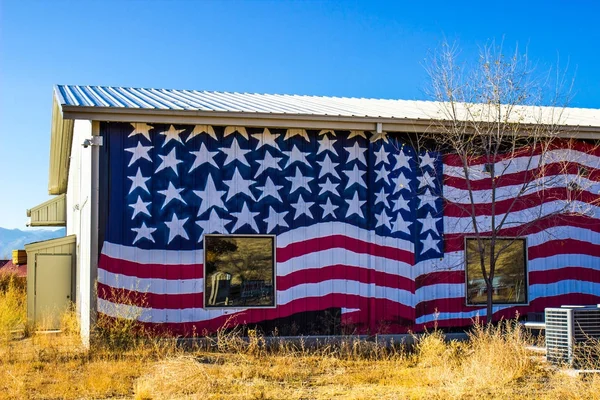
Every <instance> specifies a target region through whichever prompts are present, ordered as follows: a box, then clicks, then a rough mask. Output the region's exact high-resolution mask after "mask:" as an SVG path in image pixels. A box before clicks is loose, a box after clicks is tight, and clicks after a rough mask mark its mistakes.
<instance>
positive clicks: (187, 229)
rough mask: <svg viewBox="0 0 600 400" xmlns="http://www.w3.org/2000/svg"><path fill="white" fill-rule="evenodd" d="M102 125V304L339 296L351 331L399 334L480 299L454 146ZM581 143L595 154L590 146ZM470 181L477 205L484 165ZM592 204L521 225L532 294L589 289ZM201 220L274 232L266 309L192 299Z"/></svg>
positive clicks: (184, 329)
mask: <svg viewBox="0 0 600 400" xmlns="http://www.w3.org/2000/svg"><path fill="white" fill-rule="evenodd" d="M101 134H102V135H103V136H104V137H105V143H106V145H105V148H104V149H105V150H104V153H103V157H104V163H103V165H104V168H103V169H102V172H103V173H106V175H107V177H108V179H107V184H106V188H107V190H108V195H107V207H105V211H104V218H103V220H104V221H105V224H104V231H103V243H102V250H101V256H100V260H99V270H98V311H99V312H101V313H104V314H107V315H109V316H112V317H126V318H137V319H139V320H140V321H143V322H146V323H148V324H152V325H155V326H159V327H161V328H165V329H168V330H169V331H171V332H174V333H182V334H186V333H190V332H192V331H196V332H202V331H214V330H216V329H218V328H219V327H221V326H222V325H223V324H224V323H225V322H226V321H228V320H229V319H230V318H231V317H232V316H234V317H235V321H236V322H238V323H244V324H255V323H262V322H265V321H277V320H282V319H285V318H288V317H291V316H294V315H298V314H302V313H310V312H315V311H320V310H329V309H337V310H340V313H341V319H342V323H345V324H348V325H352V326H355V327H357V329H358V331H363V332H367V331H368V332H377V331H382V330H385V331H387V332H404V331H406V330H408V329H418V328H420V327H422V326H424V325H429V324H431V323H432V322H433V321H434V320H437V323H439V324H441V325H448V326H450V325H465V324H468V323H469V322H470V319H471V318H472V317H473V316H475V315H476V314H477V313H480V312H481V307H467V306H465V277H464V265H463V262H462V257H463V245H462V237H463V236H464V235H465V234H466V233H468V231H469V228H468V220H469V219H470V217H466V216H464V215H461V214H460V212H458V211H457V210H458V209H459V208H457V207H455V206H456V203H458V202H460V199H461V198H462V197H461V196H459V194H460V190H463V189H464V187H462V186H461V185H462V183H461V175H460V173H458V172H457V168H456V165H455V164H456V163H455V162H453V160H452V156H444V159H442V155H441V154H440V153H437V152H433V151H417V150H416V149H415V148H414V147H412V146H411V145H410V141H407V140H406V138H407V137H409V136H408V135H403V134H391V133H390V134H386V133H383V134H376V135H374V136H372V135H371V134H369V133H366V132H363V131H333V130H320V131H319V130H315V131H311V130H309V131H307V130H303V129H265V128H249V127H218V126H210V125H195V126H188V125H162V124H152V125H149V124H144V123H134V124H126V123H103V124H101ZM557 151H560V149H558V150H557ZM578 154H580V155H583V156H584V158H585V159H586V161H587V162H588V164H585V165H587V166H589V167H592V168H597V167H598V154H588V153H587V152H586V151H585V149H583V150H581V152H580V153H578ZM500 162H502V161H500ZM478 165H479V164H477V161H476V160H475V161H474V165H473V168H478ZM515 165H516V167H515V168H516V169H515V170H514V171H511V173H513V174H517V175H518V174H523V173H526V170H522V168H521V169H519V167H518V165H520V164H519V163H518V162H516V163H515ZM593 174H596V170H594V172H593ZM594 176H596V175H594ZM594 176H590V179H592V180H593V179H594ZM463 181H464V180H463ZM507 182H508V181H507ZM477 183H478V186H477V190H478V192H480V194H481V199H482V200H481V201H480V203H481V207H478V210H481V216H482V218H485V215H486V203H485V200H484V199H485V191H486V190H487V187H486V177H485V176H482V177H481V179H479V180H478V181H477ZM510 190H511V189H510V185H508V184H507V185H506V191H507V195H508V194H509V193H508V192H510ZM442 193H444V197H445V198H446V199H449V198H450V199H452V198H453V196H454V197H455V198H456V202H455V203H453V202H452V201H448V200H447V201H445V202H444V201H443V200H442V196H440V195H441V194H442ZM595 193H598V192H597V191H596V192H595ZM536 206H539V204H538V205H535V204H532V205H530V207H536ZM598 215H599V214H598V213H597V212H596V208H593V215H592V216H591V217H590V216H586V217H573V218H571V219H569V217H568V216H567V217H566V219H560V222H555V221H559V220H558V219H554V218H553V219H551V220H550V221H546V222H544V223H540V224H538V225H535V226H534V227H531V230H530V231H529V232H527V237H528V239H529V242H528V243H529V260H530V261H529V273H530V276H529V281H530V288H529V298H530V299H531V306H533V307H534V308H536V307H538V305H539V306H542V308H543V305H554V303H555V302H557V301H559V302H579V303H580V302H586V303H590V302H594V301H596V302H597V301H598V300H599V297H598V294H599V293H600V287H599V285H600V277H599V275H600V271H599V269H600V267H599V266H598V265H599V262H598V258H597V257H598V256H600V243H599V242H600V240H599V239H598V235H597V232H598V231H599V230H600V227H599V226H598V225H600V224H597V223H594V222H595V221H596V220H595V219H596V218H597V217H598ZM465 221H467V222H465ZM444 231H446V232H444ZM549 231H551V233H552V238H558V239H553V240H550V241H549V240H548V239H547V237H546V233H548V232H549ZM209 233H221V234H274V235H276V246H277V249H276V269H275V271H276V282H277V285H276V287H277V292H276V300H275V301H276V307H275V308H272V309H251V308H250V309H226V310H223V309H209V308H205V307H204V304H203V290H204V281H203V278H204V276H203V262H204V251H203V248H202V246H203V240H202V238H203V235H205V234H209ZM555 240H558V241H560V243H562V245H561V246H560V247H557V243H554V241H555ZM573 241H576V242H577V248H576V250H575V251H574V250H569V249H572V247H571V246H570V245H571V244H572V242H573ZM573 243H574V242H573ZM583 243H584V244H585V246H583V245H582V244H583ZM557 248H560V249H561V251H557ZM582 274H583V275H582ZM581 276H586V278H585V280H581V279H579V278H578V277H581ZM116 289H118V290H116ZM592 300H593V301H592ZM526 308H527V307H526ZM530 308H531V307H530ZM538 308H539V307H538ZM516 309H518V308H515V307H497V308H496V310H495V311H497V312H498V313H513V314H514V311H515V310H516ZM528 309H529V308H528ZM436 310H437V312H436ZM511 316H512V315H511Z"/></svg>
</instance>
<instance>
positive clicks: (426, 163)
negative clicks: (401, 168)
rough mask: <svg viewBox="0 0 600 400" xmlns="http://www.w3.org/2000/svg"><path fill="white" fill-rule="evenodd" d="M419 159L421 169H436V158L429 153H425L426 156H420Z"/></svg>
mask: <svg viewBox="0 0 600 400" xmlns="http://www.w3.org/2000/svg"><path fill="white" fill-rule="evenodd" d="M419 158H420V159H421V164H420V167H421V168H425V167H431V169H433V168H434V163H435V158H433V157H431V156H430V155H429V152H425V154H423V155H421V156H419Z"/></svg>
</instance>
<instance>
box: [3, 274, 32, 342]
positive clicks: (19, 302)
mask: <svg viewBox="0 0 600 400" xmlns="http://www.w3.org/2000/svg"><path fill="white" fill-rule="evenodd" d="M26 320H27V290H26V286H25V283H24V280H23V279H22V278H18V277H17V276H16V275H13V274H0V340H6V339H8V338H10V337H11V336H12V331H14V330H16V329H22V328H24V326H25V324H26Z"/></svg>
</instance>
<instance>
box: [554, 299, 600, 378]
mask: <svg viewBox="0 0 600 400" xmlns="http://www.w3.org/2000/svg"><path fill="white" fill-rule="evenodd" d="M545 314H546V357H547V359H548V361H549V362H551V363H553V364H557V365H564V364H567V365H569V366H571V367H573V368H579V367H580V366H581V365H582V364H583V363H584V362H585V361H586V360H587V359H588V358H589V357H598V356H600V354H598V352H599V350H598V349H600V344H599V342H598V340H600V304H599V305H596V306H563V307H560V308H546V313H545Z"/></svg>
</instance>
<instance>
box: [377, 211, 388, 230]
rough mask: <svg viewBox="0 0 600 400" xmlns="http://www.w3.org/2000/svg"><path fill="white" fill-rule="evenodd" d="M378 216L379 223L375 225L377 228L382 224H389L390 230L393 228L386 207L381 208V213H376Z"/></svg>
mask: <svg viewBox="0 0 600 400" xmlns="http://www.w3.org/2000/svg"><path fill="white" fill-rule="evenodd" d="M376 217H377V224H376V225H375V228H378V227H380V226H387V228H388V229H389V230H392V224H391V223H390V217H389V216H388V215H387V213H386V212H385V208H384V209H383V210H381V214H379V215H376Z"/></svg>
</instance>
